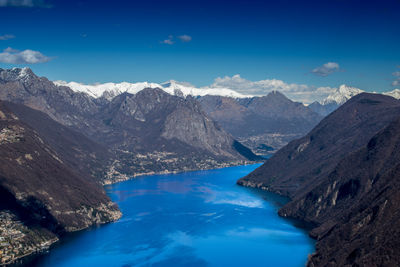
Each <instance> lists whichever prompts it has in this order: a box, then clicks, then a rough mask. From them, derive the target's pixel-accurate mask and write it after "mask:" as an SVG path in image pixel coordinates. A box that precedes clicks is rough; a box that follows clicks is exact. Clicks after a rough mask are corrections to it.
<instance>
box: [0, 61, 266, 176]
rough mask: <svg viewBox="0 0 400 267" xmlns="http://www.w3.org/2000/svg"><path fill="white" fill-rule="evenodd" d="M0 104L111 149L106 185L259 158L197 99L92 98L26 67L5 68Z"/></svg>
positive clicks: (147, 92)
mask: <svg viewBox="0 0 400 267" xmlns="http://www.w3.org/2000/svg"><path fill="white" fill-rule="evenodd" d="M175 89H176V88H175ZM132 90H133V89H132ZM110 94H111V93H110ZM0 99H2V100H7V101H10V102H14V103H21V104H24V105H27V106H29V107H31V108H34V109H37V110H40V111H43V112H45V113H46V114H48V115H49V116H50V117H51V118H52V119H54V120H56V121H57V122H59V123H61V124H63V125H65V126H67V127H69V128H71V129H73V130H74V131H77V132H80V133H82V134H84V135H85V136H86V137H88V138H89V139H90V140H92V141H95V142H96V143H100V144H103V145H104V146H105V147H106V148H108V149H110V150H111V152H112V153H113V157H110V158H113V159H114V160H113V161H112V162H111V163H107V164H104V165H105V167H106V168H107V171H106V173H107V175H105V176H103V178H104V179H105V180H104V181H103V182H104V183H109V182H113V181H117V180H120V179H127V177H128V176H134V175H140V174H149V173H154V172H175V171H182V170H192V169H204V168H215V167H222V166H228V165H231V164H241V163H244V162H246V161H249V160H250V161H251V160H255V159H259V158H258V157H257V156H255V155H254V154H252V153H251V151H248V149H247V148H245V147H243V146H241V145H238V142H237V141H236V140H234V139H233V138H232V136H231V135H229V134H227V133H226V132H225V131H224V130H222V129H221V128H219V127H218V126H217V125H216V124H215V123H214V122H213V121H212V120H211V119H210V118H208V117H207V115H206V114H205V113H203V112H202V111H201V108H199V106H198V104H197V101H196V100H194V99H193V98H191V97H186V98H182V97H179V96H175V95H171V94H169V93H166V92H165V91H164V89H152V88H146V89H141V90H139V91H138V92H137V93H136V94H130V93H128V92H124V93H120V92H118V94H117V96H115V97H113V98H111V99H108V98H106V97H104V95H103V94H102V97H99V98H94V97H91V96H90V95H89V94H87V93H86V92H85V93H82V92H75V91H73V90H71V89H70V88H69V87H66V86H57V85H55V84H54V83H53V82H50V81H49V80H47V79H46V78H43V77H41V78H40V77H37V76H36V75H35V74H33V73H32V71H31V70H30V69H27V68H24V69H11V70H2V69H1V70H0Z"/></svg>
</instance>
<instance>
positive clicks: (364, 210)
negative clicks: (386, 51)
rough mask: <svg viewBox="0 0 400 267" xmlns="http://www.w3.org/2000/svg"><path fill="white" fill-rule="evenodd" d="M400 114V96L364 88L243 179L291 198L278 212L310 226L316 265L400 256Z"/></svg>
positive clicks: (374, 262) (386, 261)
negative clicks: (399, 212)
mask: <svg viewBox="0 0 400 267" xmlns="http://www.w3.org/2000/svg"><path fill="white" fill-rule="evenodd" d="M399 118H400V101H398V100H396V99H394V98H392V97H388V96H384V95H378V94H367V93H362V94H359V95H357V96H355V97H353V98H351V99H350V100H349V101H347V102H346V103H345V104H344V105H343V106H341V107H340V108H338V109H337V110H336V111H334V112H333V113H332V114H330V115H329V116H328V117H326V118H325V119H324V120H322V121H321V122H320V123H319V124H318V125H317V126H316V127H315V128H314V129H313V130H312V131H311V132H310V133H309V134H307V135H306V136H305V137H303V138H300V139H298V140H295V141H292V142H291V143H289V144H288V145H287V146H285V147H284V148H282V149H281V150H280V151H278V153H276V154H275V155H274V156H273V157H272V158H271V159H270V160H268V161H267V162H266V163H265V164H264V165H262V166H261V167H259V168H258V169H256V170H255V171H254V172H252V173H251V174H249V175H248V176H246V177H244V178H242V179H240V180H239V181H238V184H241V185H245V186H251V187H258V188H262V189H266V190H270V191H273V192H276V193H279V194H282V195H286V196H288V197H290V199H291V201H290V202H289V203H288V204H287V205H285V206H284V207H283V208H282V209H281V210H280V211H279V214H280V215H281V216H285V217H292V218H297V219H300V220H302V221H305V222H307V223H309V224H310V225H311V226H312V228H313V229H312V231H311V232H310V234H311V235H312V236H313V237H315V238H317V240H318V242H317V251H316V254H314V255H313V256H312V257H311V258H310V261H309V265H310V266H329V265H332V266H344V265H346V264H349V265H354V264H355V265H356V266H363V265H371V266H376V265H379V266H382V265H391V264H393V263H395V262H398V261H399V260H400V258H399V255H398V253H397V252H396V251H395V250H394V249H393V248H394V247H396V246H397V245H398V244H397V243H398V241H396V240H398V239H396V238H395V237H396V236H398V232H397V230H393V229H389V228H388V225H398V224H399V220H398V219H399V218H398V216H397V215H396V212H395V208H394V207H396V205H397V203H398V201H399V197H398V194H397V192H396V189H395V188H397V183H398V181H397V180H398V177H399V175H398V170H399V165H398V157H399V155H398V151H399V150H398V149H399V142H400V140H399V127H400V122H399ZM393 121H395V122H393ZM388 125H389V126H388ZM385 127H386V128H385ZM386 234H389V235H386ZM396 242H397V243H396Z"/></svg>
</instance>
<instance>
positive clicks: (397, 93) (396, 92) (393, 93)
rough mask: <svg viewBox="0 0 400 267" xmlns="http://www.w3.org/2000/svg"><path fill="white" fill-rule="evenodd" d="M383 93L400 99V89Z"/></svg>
mask: <svg viewBox="0 0 400 267" xmlns="http://www.w3.org/2000/svg"><path fill="white" fill-rule="evenodd" d="M382 94H384V95H388V96H391V97H394V98H396V99H400V89H394V90H393V91H389V92H383V93H382Z"/></svg>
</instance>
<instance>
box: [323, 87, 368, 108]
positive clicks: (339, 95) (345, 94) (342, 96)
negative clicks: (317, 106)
mask: <svg viewBox="0 0 400 267" xmlns="http://www.w3.org/2000/svg"><path fill="white" fill-rule="evenodd" d="M363 92H364V91H363V90H361V89H358V88H356V87H350V86H347V85H344V84H342V85H341V86H339V88H337V89H336V90H335V91H334V92H333V93H332V94H330V95H329V96H328V97H327V98H325V99H324V100H322V102H321V104H322V105H327V104H330V103H336V104H338V105H342V104H344V103H345V102H346V101H347V100H349V99H350V98H352V97H353V96H355V95H358V94H361V93H363Z"/></svg>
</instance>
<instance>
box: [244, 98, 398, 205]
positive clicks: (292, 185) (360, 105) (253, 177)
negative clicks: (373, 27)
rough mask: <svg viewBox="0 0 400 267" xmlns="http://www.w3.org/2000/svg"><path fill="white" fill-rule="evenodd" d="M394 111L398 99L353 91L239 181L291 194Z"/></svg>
mask: <svg viewBox="0 0 400 267" xmlns="http://www.w3.org/2000/svg"><path fill="white" fill-rule="evenodd" d="M398 115H400V101H398V100H396V99H394V98H392V97H389V96H384V95H378V94H367V93H362V94H360V95H357V96H355V97H353V98H351V99H350V100H349V101H348V102H346V103H345V104H344V105H343V106H341V107H340V108H339V109H337V110H336V111H334V112H333V113H331V114H330V115H329V116H327V117H326V118H325V119H323V120H322V121H321V122H320V123H319V124H318V125H317V126H316V127H315V128H314V129H313V130H312V131H311V132H310V133H308V134H307V135H306V136H304V137H302V138H300V139H297V140H294V141H292V142H290V143H289V144H288V145H287V146H285V147H284V148H282V149H281V150H279V151H278V152H277V153H276V154H275V155H274V156H273V157H272V158H270V159H269V160H268V161H267V162H266V163H265V164H264V165H262V166H260V167H259V168H258V169H256V170H255V171H254V172H252V173H251V174H249V175H248V176H246V177H244V178H242V179H241V180H240V181H239V183H241V184H244V185H246V183H248V182H250V183H251V184H252V185H253V186H256V187H265V188H268V190H271V191H275V192H278V193H280V194H283V195H286V196H289V197H291V198H293V197H294V196H295V195H297V194H299V192H307V191H308V187H309V186H311V187H312V186H314V183H315V182H316V181H317V180H318V179H320V178H321V177H326V176H327V174H329V173H330V172H331V171H332V169H333V168H334V167H335V166H336V164H337V163H338V162H339V161H340V160H341V159H342V158H343V157H344V156H345V155H347V154H348V153H350V152H352V151H355V150H356V149H359V148H360V147H361V146H363V145H365V144H366V143H367V142H368V140H369V139H371V138H372V136H373V135H374V134H376V133H377V132H378V131H379V130H381V129H382V128H383V127H385V126H387V125H388V124H389V123H390V122H392V121H393V120H394V119H395V118H396V117H397V116H398ZM321 179H322V178H321Z"/></svg>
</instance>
